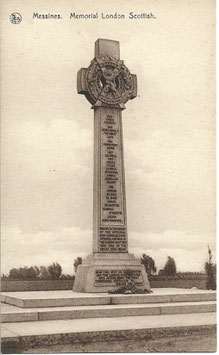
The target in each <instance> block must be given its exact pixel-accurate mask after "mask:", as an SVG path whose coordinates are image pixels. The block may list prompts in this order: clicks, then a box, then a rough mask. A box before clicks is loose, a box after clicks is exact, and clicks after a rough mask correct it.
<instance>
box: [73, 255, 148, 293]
mask: <svg viewBox="0 0 219 355" xmlns="http://www.w3.org/2000/svg"><path fill="white" fill-rule="evenodd" d="M128 280H131V281H133V282H134V283H135V286H136V287H137V288H138V289H140V290H145V289H147V290H150V285H149V282H148V278H147V274H146V272H145V268H144V266H143V265H141V264H140V261H139V259H137V258H135V256H134V255H133V254H129V253H118V254H114V253H113V254H108V253H93V254H91V255H88V256H87V258H86V259H84V260H83V264H82V265H79V266H78V269H77V274H76V279H75V282H74V288H73V290H74V291H80V292H108V291H110V290H116V289H118V288H119V287H121V286H122V285H124V284H126V283H127V281H128Z"/></svg>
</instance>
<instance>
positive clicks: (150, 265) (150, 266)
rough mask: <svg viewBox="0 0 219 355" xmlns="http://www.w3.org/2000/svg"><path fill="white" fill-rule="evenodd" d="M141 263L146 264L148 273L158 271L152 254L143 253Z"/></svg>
mask: <svg viewBox="0 0 219 355" xmlns="http://www.w3.org/2000/svg"><path fill="white" fill-rule="evenodd" d="M140 260H141V264H143V265H144V267H145V270H146V273H147V274H148V275H151V274H155V273H156V272H157V268H156V266H155V261H154V259H153V258H151V257H150V256H148V255H146V254H143V255H142V257H141V259H140Z"/></svg>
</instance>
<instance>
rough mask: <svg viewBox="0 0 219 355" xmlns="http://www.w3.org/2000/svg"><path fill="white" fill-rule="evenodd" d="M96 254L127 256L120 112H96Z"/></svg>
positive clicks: (102, 109) (111, 110)
mask: <svg viewBox="0 0 219 355" xmlns="http://www.w3.org/2000/svg"><path fill="white" fill-rule="evenodd" d="M93 201H94V208H93V212H94V225H93V252H94V253H98V252H100V253H127V252H128V242H127V218H126V198H125V174H124V158H123V135H122V115H121V110H120V109H115V108H106V107H97V108H95V110H94V197H93Z"/></svg>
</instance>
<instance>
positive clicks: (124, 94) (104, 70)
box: [77, 56, 137, 109]
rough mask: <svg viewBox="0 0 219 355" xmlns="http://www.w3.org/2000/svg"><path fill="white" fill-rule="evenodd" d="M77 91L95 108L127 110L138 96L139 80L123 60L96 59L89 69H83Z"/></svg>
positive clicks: (102, 57) (106, 57)
mask: <svg viewBox="0 0 219 355" xmlns="http://www.w3.org/2000/svg"><path fill="white" fill-rule="evenodd" d="M77 90H78V93H79V94H83V95H85V96H86V98H87V100H88V101H89V102H90V103H91V104H92V105H93V107H98V106H102V107H114V108H120V109H124V108H125V105H124V104H125V103H126V102H127V101H128V100H129V99H134V98H135V97H136V96H137V78H136V75H134V74H131V73H130V71H129V70H128V68H127V67H126V66H125V64H124V62H123V61H122V60H119V59H116V58H113V57H111V56H101V57H95V58H94V59H93V60H92V61H91V63H90V65H89V67H88V68H81V69H80V70H79V72H78V77H77Z"/></svg>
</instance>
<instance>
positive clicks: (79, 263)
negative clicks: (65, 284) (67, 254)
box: [73, 256, 82, 272]
mask: <svg viewBox="0 0 219 355" xmlns="http://www.w3.org/2000/svg"><path fill="white" fill-rule="evenodd" d="M81 264H82V258H81V257H80V256H78V257H77V259H75V261H74V264H73V265H74V270H75V272H77V268H78V266H79V265H81Z"/></svg>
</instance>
